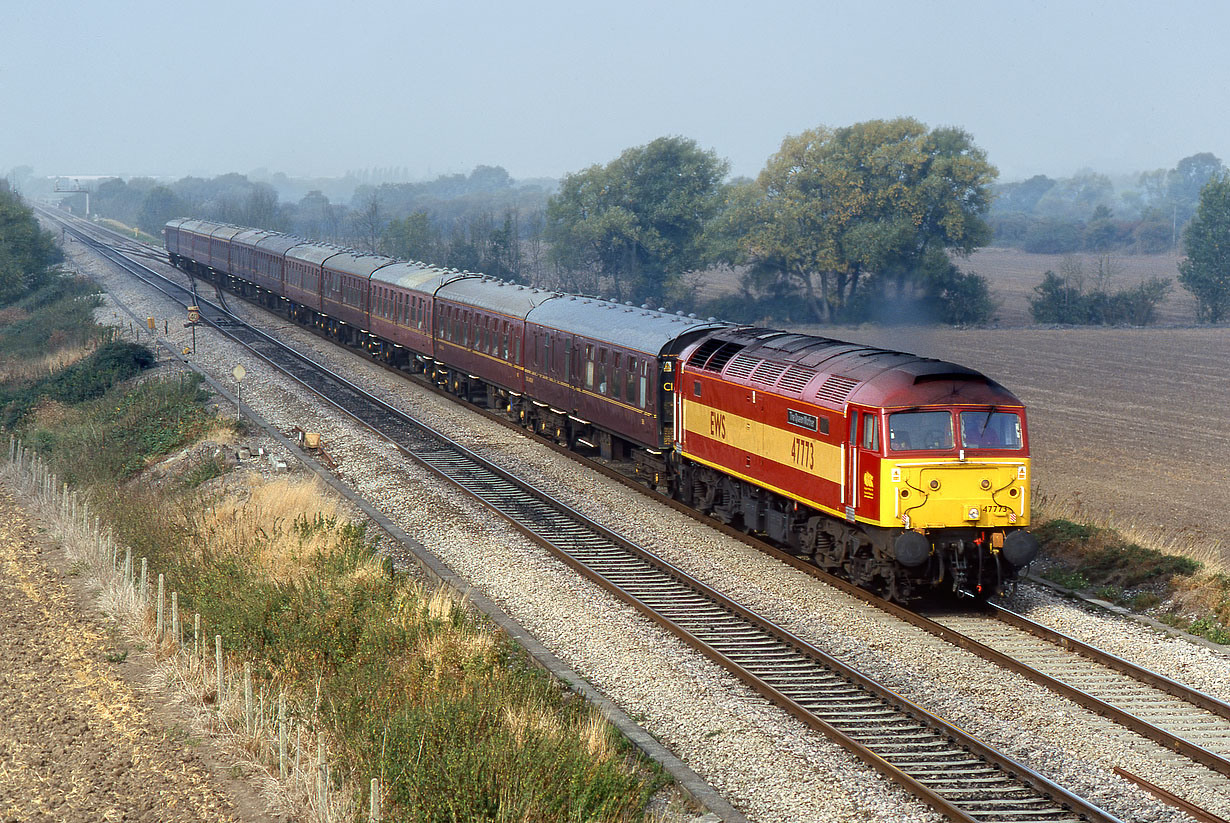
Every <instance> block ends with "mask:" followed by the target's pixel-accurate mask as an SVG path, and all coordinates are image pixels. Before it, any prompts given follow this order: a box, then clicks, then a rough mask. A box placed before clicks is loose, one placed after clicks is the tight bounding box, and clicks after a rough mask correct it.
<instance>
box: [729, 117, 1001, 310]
mask: <svg viewBox="0 0 1230 823" xmlns="http://www.w3.org/2000/svg"><path fill="white" fill-rule="evenodd" d="M995 175H996V170H995V167H994V166H992V165H991V164H990V163H988V162H987V160H986V154H985V152H983V150H982V149H980V148H978V147H977V146H975V145H974V144H973V142H972V140H971V139H970V136H969V135H968V134H966V133H965V132H964V131H962V130H960V129H956V128H937V129H934V130H928V129H927V127H926V126H924V125H923V124H922V123H920V122H919V121H917V120H914V119H912V118H898V119H896V120H871V121H868V122H865V123H857V124H855V125H853V126H848V127H846V128H841V129H835V130H834V129H828V128H825V127H820V128H816V129H812V130H810V131H806V132H804V133H802V134H800V135H796V136H790V137H787V138H786V139H785V140H784V141H783V142H782V146H781V149H780V150H779V151H778V152H777V154H775V155H773V156H772V157H771V158H769V161H768V163H767V165H766V166H765V168H764V170H763V171H762V172H761V173H760V176H759V178H758V179H757V185H758V187H759V189H760V197H759V198H758V200H756V201H755V202H754V203H752V204H751V208H752V210H753V212H752V219H751V220H749V221H747V225H748V226H749V227H750V228H749V231H748V233H747V234H746V235H745V237H744V240H743V246H742V247H743V250H744V252H745V254H746V256H747V259H748V260H749V261H750V262H752V264H753V267H754V269H756V270H758V271H760V272H761V273H762V275H763V276H764V277H766V278H771V277H773V276H780V277H785V278H788V279H789V280H790V281H792V282H794V283H795V284H797V285H798V286H799V287H800V288H801V289H802V291H803V294H804V297H805V299H806V300H807V302H808V304H809V305H810V306H811V308H812V312H813V314H814V315H815V317H816V318H817V319H819V320H820V321H822V322H828V321H830V320H831V319H834V318H835V317H840V316H841V314H842V310H843V308H844V307H845V306H846V304H847V302H848V301H849V300H850V298H851V297H852V296H853V295H854V294H855V293H856V292H857V291H858V289H859V288H860V283H861V282H862V281H864V280H868V279H870V280H873V281H874V283H875V287H876V288H877V289H879V290H880V291H881V293H884V292H885V291H886V287H887V285H889V284H894V285H895V286H896V289H897V293H898V296H901V294H902V292H903V290H904V288H905V286H906V285H907V284H914V283H919V282H920V281H921V280H922V279H923V278H922V274H921V272H922V269H923V266H924V263H925V262H927V261H928V259H930V258H932V257H933V256H934V255H937V254H947V253H953V254H958V255H968V254H969V253H970V252H972V251H973V250H974V249H975V248H978V247H979V246H982V245H984V244H986V242H987V241H988V240H989V239H990V236H991V232H990V228H989V227H988V225H987V223H986V221H985V220H984V219H983V217H984V215H985V214H986V212H987V210H988V208H989V206H990V188H989V187H990V183H991V181H992V180H993V179H994V177H995Z"/></svg>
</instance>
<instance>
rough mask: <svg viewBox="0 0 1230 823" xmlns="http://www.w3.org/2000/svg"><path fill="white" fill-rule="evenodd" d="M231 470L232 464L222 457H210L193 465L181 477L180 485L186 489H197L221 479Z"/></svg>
mask: <svg viewBox="0 0 1230 823" xmlns="http://www.w3.org/2000/svg"><path fill="white" fill-rule="evenodd" d="M230 468H231V466H230V463H228V462H227V461H226V460H224V459H223V458H222V456H221V455H216V454H214V455H210V456H208V457H206V458H204V459H202V460H199V461H197V462H195V463H193V465H192V466H190V467H189V468H188V470H187V471H185V472H184V473H183V474H182V475H181V476H180V483H181V484H182V485H183V486H184V487H185V488H188V489H195V488H196V487H198V486H200V485H202V484H204V483H208V482H209V481H210V480H213V479H214V478H215V477H221V476H222V475H224V474H226V473H227V472H228V471H230Z"/></svg>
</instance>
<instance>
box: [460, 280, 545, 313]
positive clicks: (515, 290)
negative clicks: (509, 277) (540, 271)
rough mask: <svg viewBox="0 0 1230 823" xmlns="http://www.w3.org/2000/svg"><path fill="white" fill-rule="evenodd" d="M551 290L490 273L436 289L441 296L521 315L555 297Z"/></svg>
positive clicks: (479, 306) (490, 309)
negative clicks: (500, 278) (511, 281)
mask: <svg viewBox="0 0 1230 823" xmlns="http://www.w3.org/2000/svg"><path fill="white" fill-rule="evenodd" d="M555 296H556V293H555V292H552V291H543V290H542V289H534V288H529V287H528V286H518V285H516V284H513V283H507V282H505V281H503V280H497V279H496V278H494V277H463V278H461V279H458V280H453V281H452V282H449V283H445V284H444V285H442V286H441V287H440V289H439V290H438V291H437V292H436V297H437V298H439V299H441V300H450V301H452V302H454V303H461V304H462V305H466V306H474V307H475V308H479V309H486V310H487V311H491V312H496V313H498V314H504V315H508V316H510V317H518V318H521V319H525V316H526V315H527V314H529V313H530V310H531V309H533V308H534V307H535V306H537V305H539V304H541V303H543V302H544V301H547V300H550V299H551V298H553V297H555Z"/></svg>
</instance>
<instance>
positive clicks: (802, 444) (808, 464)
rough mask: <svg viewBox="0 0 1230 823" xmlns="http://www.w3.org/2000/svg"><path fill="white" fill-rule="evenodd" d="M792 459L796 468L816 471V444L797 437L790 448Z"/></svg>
mask: <svg viewBox="0 0 1230 823" xmlns="http://www.w3.org/2000/svg"><path fill="white" fill-rule="evenodd" d="M790 457H791V459H793V460H794V464H795V465H796V466H799V467H800V468H804V469H814V468H815V467H816V444H815V443H813V442H812V441H810V440H807V439H805V438H802V437H796V438H794V444H793V445H792V446H791V447H790Z"/></svg>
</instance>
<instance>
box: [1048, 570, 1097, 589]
mask: <svg viewBox="0 0 1230 823" xmlns="http://www.w3.org/2000/svg"><path fill="white" fill-rule="evenodd" d="M1042 576H1043V577H1045V578H1046V579H1047V580H1050V581H1051V582H1053V583H1058V584H1059V585H1060V586H1063V587H1064V588H1065V589H1073V590H1075V591H1083V590H1085V589H1088V588H1089V578H1087V577H1085V575H1083V574H1081V573H1080V572H1076V571H1072V570H1070V569H1066V568H1064V567H1062V566H1052V567H1051V568H1049V569H1047V570H1046V571H1045V572H1043V573H1042Z"/></svg>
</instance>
